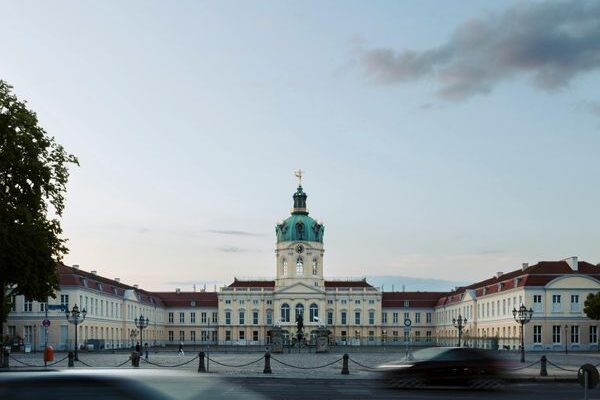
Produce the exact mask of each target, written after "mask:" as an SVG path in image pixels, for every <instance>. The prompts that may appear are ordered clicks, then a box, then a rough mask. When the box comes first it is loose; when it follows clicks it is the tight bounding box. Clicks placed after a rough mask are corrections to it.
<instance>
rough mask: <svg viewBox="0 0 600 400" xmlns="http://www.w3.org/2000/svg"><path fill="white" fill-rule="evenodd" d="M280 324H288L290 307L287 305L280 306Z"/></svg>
mask: <svg viewBox="0 0 600 400" xmlns="http://www.w3.org/2000/svg"><path fill="white" fill-rule="evenodd" d="M281 322H290V306H289V305H288V304H287V303H283V304H282V305H281Z"/></svg>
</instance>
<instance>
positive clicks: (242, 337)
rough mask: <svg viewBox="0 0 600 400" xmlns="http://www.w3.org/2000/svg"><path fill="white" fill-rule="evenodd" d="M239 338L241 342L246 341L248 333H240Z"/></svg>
mask: <svg viewBox="0 0 600 400" xmlns="http://www.w3.org/2000/svg"><path fill="white" fill-rule="evenodd" d="M239 338H240V340H245V339H246V332H244V331H240V335H239Z"/></svg>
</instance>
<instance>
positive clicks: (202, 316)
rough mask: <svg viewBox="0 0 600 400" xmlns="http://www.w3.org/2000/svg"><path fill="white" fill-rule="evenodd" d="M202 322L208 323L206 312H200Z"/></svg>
mask: <svg viewBox="0 0 600 400" xmlns="http://www.w3.org/2000/svg"><path fill="white" fill-rule="evenodd" d="M200 322H201V323H203V324H205V323H206V313H205V312H201V313H200Z"/></svg>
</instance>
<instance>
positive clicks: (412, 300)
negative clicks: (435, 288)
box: [381, 292, 446, 308]
mask: <svg viewBox="0 0 600 400" xmlns="http://www.w3.org/2000/svg"><path fill="white" fill-rule="evenodd" d="M445 294H446V292H383V293H382V299H381V303H382V307H383V308H386V307H404V302H405V301H406V300H408V306H409V307H427V308H430V307H433V306H435V305H436V303H437V301H438V299H439V298H440V297H442V296H444V295H445Z"/></svg>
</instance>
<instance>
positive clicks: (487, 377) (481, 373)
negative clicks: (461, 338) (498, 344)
mask: <svg viewBox="0 0 600 400" xmlns="http://www.w3.org/2000/svg"><path fill="white" fill-rule="evenodd" d="M378 369H379V371H381V373H382V374H383V377H384V379H385V381H386V382H387V383H388V384H390V385H391V386H392V387H397V388H416V387H420V386H429V385H443V386H469V387H472V388H480V389H485V388H498V387H500V386H501V385H502V384H503V378H504V377H505V373H506V369H505V368H504V362H503V361H502V360H500V359H498V358H496V357H495V356H494V355H493V354H492V353H490V352H487V351H484V350H480V349H470V348H464V347H430V348H427V349H422V350H418V351H415V352H414V353H413V355H412V357H410V358H408V359H404V360H402V361H398V362H392V363H386V364H384V365H380V366H379V367H378Z"/></svg>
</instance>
